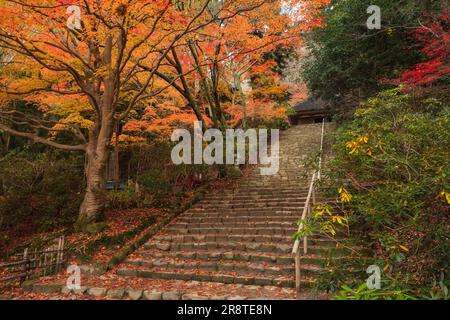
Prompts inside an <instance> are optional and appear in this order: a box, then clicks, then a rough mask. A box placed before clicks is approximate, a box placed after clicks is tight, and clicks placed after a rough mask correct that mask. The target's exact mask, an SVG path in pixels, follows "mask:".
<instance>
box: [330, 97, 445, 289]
mask: <svg viewBox="0 0 450 320" xmlns="http://www.w3.org/2000/svg"><path fill="white" fill-rule="evenodd" d="M449 112H450V108H449V105H448V101H445V100H443V101H441V100H439V99H437V98H429V97H428V98H424V99H413V98H411V97H409V96H408V95H405V94H402V93H401V91H400V90H399V89H395V90H388V91H385V92H382V93H380V94H379V95H377V96H375V97H373V98H371V99H369V100H368V101H367V102H366V103H364V104H362V105H361V106H360V108H359V109H358V110H357V112H356V115H355V119H354V120H353V121H349V122H347V123H346V124H344V125H343V126H342V127H341V128H340V129H339V131H338V132H337V135H336V140H337V142H336V145H335V147H334V149H335V159H334V160H333V161H332V164H331V166H330V167H329V172H328V173H327V174H326V175H327V176H328V178H330V179H331V180H330V181H331V183H330V184H331V186H333V187H334V188H335V189H337V188H339V187H341V186H342V185H343V184H345V185H346V188H347V189H348V190H349V192H350V193H351V196H352V197H351V201H350V203H348V206H349V210H348V211H349V212H351V213H350V214H349V223H350V228H351V229H352V230H358V231H361V232H362V233H364V234H365V236H366V243H370V244H372V245H373V249H374V255H375V256H376V257H377V258H378V259H382V260H384V261H385V264H386V270H387V271H388V272H390V273H391V274H392V276H393V277H395V278H397V279H402V281H403V282H405V283H406V282H409V283H412V284H415V285H426V284H430V283H432V282H433V281H436V280H437V279H438V278H439V276H440V274H441V273H444V274H445V277H447V276H448V275H447V271H448V267H449V265H448V263H449V261H448V252H450V241H449V235H450V232H449V225H450V224H449V209H450V207H449V205H450V203H449V202H448V199H447V198H446V195H447V194H448V193H449V192H450V181H449V173H450V172H449V166H448V159H449V156H450V151H449V148H448V141H450V131H449V130H448V128H449V127H450V118H449Z"/></svg>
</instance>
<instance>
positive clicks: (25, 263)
mask: <svg viewBox="0 0 450 320" xmlns="http://www.w3.org/2000/svg"><path fill="white" fill-rule="evenodd" d="M21 269H22V271H23V273H24V275H23V276H22V277H20V284H22V283H23V282H24V281H25V280H26V279H27V277H28V272H29V260H28V248H25V250H24V251H23V267H22V268H21Z"/></svg>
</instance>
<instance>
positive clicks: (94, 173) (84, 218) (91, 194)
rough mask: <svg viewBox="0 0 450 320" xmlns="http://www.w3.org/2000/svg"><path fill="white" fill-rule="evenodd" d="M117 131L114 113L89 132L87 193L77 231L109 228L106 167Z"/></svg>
mask: <svg viewBox="0 0 450 320" xmlns="http://www.w3.org/2000/svg"><path fill="white" fill-rule="evenodd" d="M113 131H114V119H113V114H112V112H107V113H104V115H103V118H102V120H101V123H96V124H95V125H94V127H93V128H92V129H91V130H90V132H89V144H88V147H87V150H86V153H87V166H86V182H87V185H86V193H85V195H84V200H83V203H82V204H81V207H80V211H79V215H78V220H77V222H76V224H75V229H76V230H77V231H87V232H89V233H97V232H99V231H101V229H103V228H104V227H105V226H106V225H105V224H104V223H102V222H103V221H104V220H105V206H106V166H107V162H108V158H109V150H110V145H111V139H112V135H113Z"/></svg>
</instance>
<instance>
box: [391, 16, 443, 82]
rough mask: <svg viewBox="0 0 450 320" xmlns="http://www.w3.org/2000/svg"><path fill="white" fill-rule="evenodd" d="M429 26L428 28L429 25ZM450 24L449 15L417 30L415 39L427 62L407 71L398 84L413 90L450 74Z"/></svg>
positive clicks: (431, 21) (429, 22)
mask: <svg viewBox="0 0 450 320" xmlns="http://www.w3.org/2000/svg"><path fill="white" fill-rule="evenodd" d="M427 24H428V25H429V26H428V25H427ZM449 29H450V23H449V16H448V14H442V16H441V17H440V18H438V19H434V20H430V21H428V22H427V23H426V24H423V25H422V26H421V27H420V28H418V29H416V30H415V34H414V37H415V39H417V41H418V43H417V45H418V46H419V47H420V48H421V50H420V52H422V53H424V54H425V55H426V58H427V61H424V62H420V63H417V64H416V65H414V66H413V67H411V68H410V69H409V70H407V71H405V72H404V73H403V74H402V76H401V77H400V79H398V80H397V82H398V83H400V84H404V85H406V88H413V87H418V86H424V85H428V84H432V83H434V82H436V81H437V80H440V79H442V78H444V77H446V76H448V75H449V74H450V31H449Z"/></svg>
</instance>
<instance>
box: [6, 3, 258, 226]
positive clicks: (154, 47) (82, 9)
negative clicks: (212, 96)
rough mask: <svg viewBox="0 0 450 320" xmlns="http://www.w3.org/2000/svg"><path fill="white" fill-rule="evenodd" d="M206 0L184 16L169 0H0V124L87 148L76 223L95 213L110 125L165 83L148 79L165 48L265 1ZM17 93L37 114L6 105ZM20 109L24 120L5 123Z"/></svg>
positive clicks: (92, 219) (93, 218) (99, 211)
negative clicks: (68, 137) (2, 55)
mask: <svg viewBox="0 0 450 320" xmlns="http://www.w3.org/2000/svg"><path fill="white" fill-rule="evenodd" d="M214 2H215V1H213V0H203V1H197V3H198V5H196V6H195V7H193V8H191V10H190V11H189V15H188V16H186V15H185V14H184V13H183V11H179V10H178V9H177V7H176V6H174V4H173V1H170V0H155V1H150V2H149V1H144V0H102V1H98V0H84V1H68V0H27V1H3V2H2V4H1V7H0V13H1V15H2V18H3V19H2V20H1V22H0V46H1V48H2V50H4V51H5V52H6V53H7V54H8V55H9V56H10V57H11V58H10V63H8V64H7V65H6V66H4V68H3V70H2V73H1V80H0V81H1V84H2V87H3V90H2V96H1V97H0V99H1V102H2V103H1V109H0V110H1V116H2V119H3V121H2V122H1V123H0V130H2V131H5V132H7V133H10V134H13V135H16V136H19V137H23V138H28V139H31V140H33V141H35V142H37V143H42V144H46V145H48V146H51V147H55V148H60V149H64V150H72V151H81V152H85V153H86V158H87V167H86V178H87V188H86V193H85V197H84V201H83V203H82V205H81V208H80V212H79V218H78V222H77V227H78V229H80V230H85V229H86V227H87V226H89V225H91V224H96V223H98V222H99V221H101V220H102V216H103V212H104V208H105V182H106V181H105V171H106V170H105V167H106V163H107V160H108V150H109V147H110V144H111V139H112V136H113V134H114V128H115V127H116V125H117V123H120V122H121V121H123V120H124V119H126V118H127V117H128V115H129V114H130V112H131V111H132V110H134V109H135V108H137V107H139V106H140V105H142V104H145V103H146V100H148V99H150V98H152V97H155V96H157V95H158V94H159V93H160V92H162V91H163V90H164V89H165V88H160V87H155V86H154V79H155V74H156V72H157V71H158V70H159V69H160V68H161V65H162V64H163V62H164V61H165V58H166V56H167V55H168V53H169V52H170V51H171V49H172V48H174V47H175V46H176V45H177V44H178V43H180V42H181V41H182V39H184V38H185V37H187V36H188V35H190V34H194V33H197V32H199V31H200V30H202V29H204V28H206V27H207V26H208V25H209V24H212V23H214V22H216V21H218V20H221V21H226V20H227V19H229V18H231V17H234V16H236V15H238V14H239V13H241V12H249V11H251V10H252V9H253V8H255V7H258V6H260V5H261V3H265V2H266V1H265V0H259V1H250V0H248V1H247V0H240V1H234V2H233V4H231V3H230V4H224V5H223V6H221V9H220V10H219V11H217V12H214V13H212V12H211V10H210V8H211V5H212V4H213V3H214ZM19 98H20V99H22V100H24V101H27V102H29V103H30V104H31V103H32V104H34V105H36V106H37V107H38V108H39V109H40V110H41V111H43V112H44V115H45V116H44V118H41V119H38V118H30V117H28V116H27V115H26V114H24V113H22V112H21V111H18V110H15V109H12V108H10V104H9V102H10V101H11V100H12V99H19ZM18 118H20V120H19V121H20V123H21V124H22V123H27V124H28V126H29V128H30V129H29V130H26V131H19V130H16V129H13V125H12V124H13V123H14V122H15V121H17V120H15V119H18ZM36 129H38V130H40V131H46V132H48V134H47V135H39V134H37V133H36ZM60 131H66V132H68V133H70V134H72V136H73V144H65V143H59V142H57V140H55V139H54V138H52V137H53V136H54V135H53V134H54V133H55V132H56V133H57V132H60Z"/></svg>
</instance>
